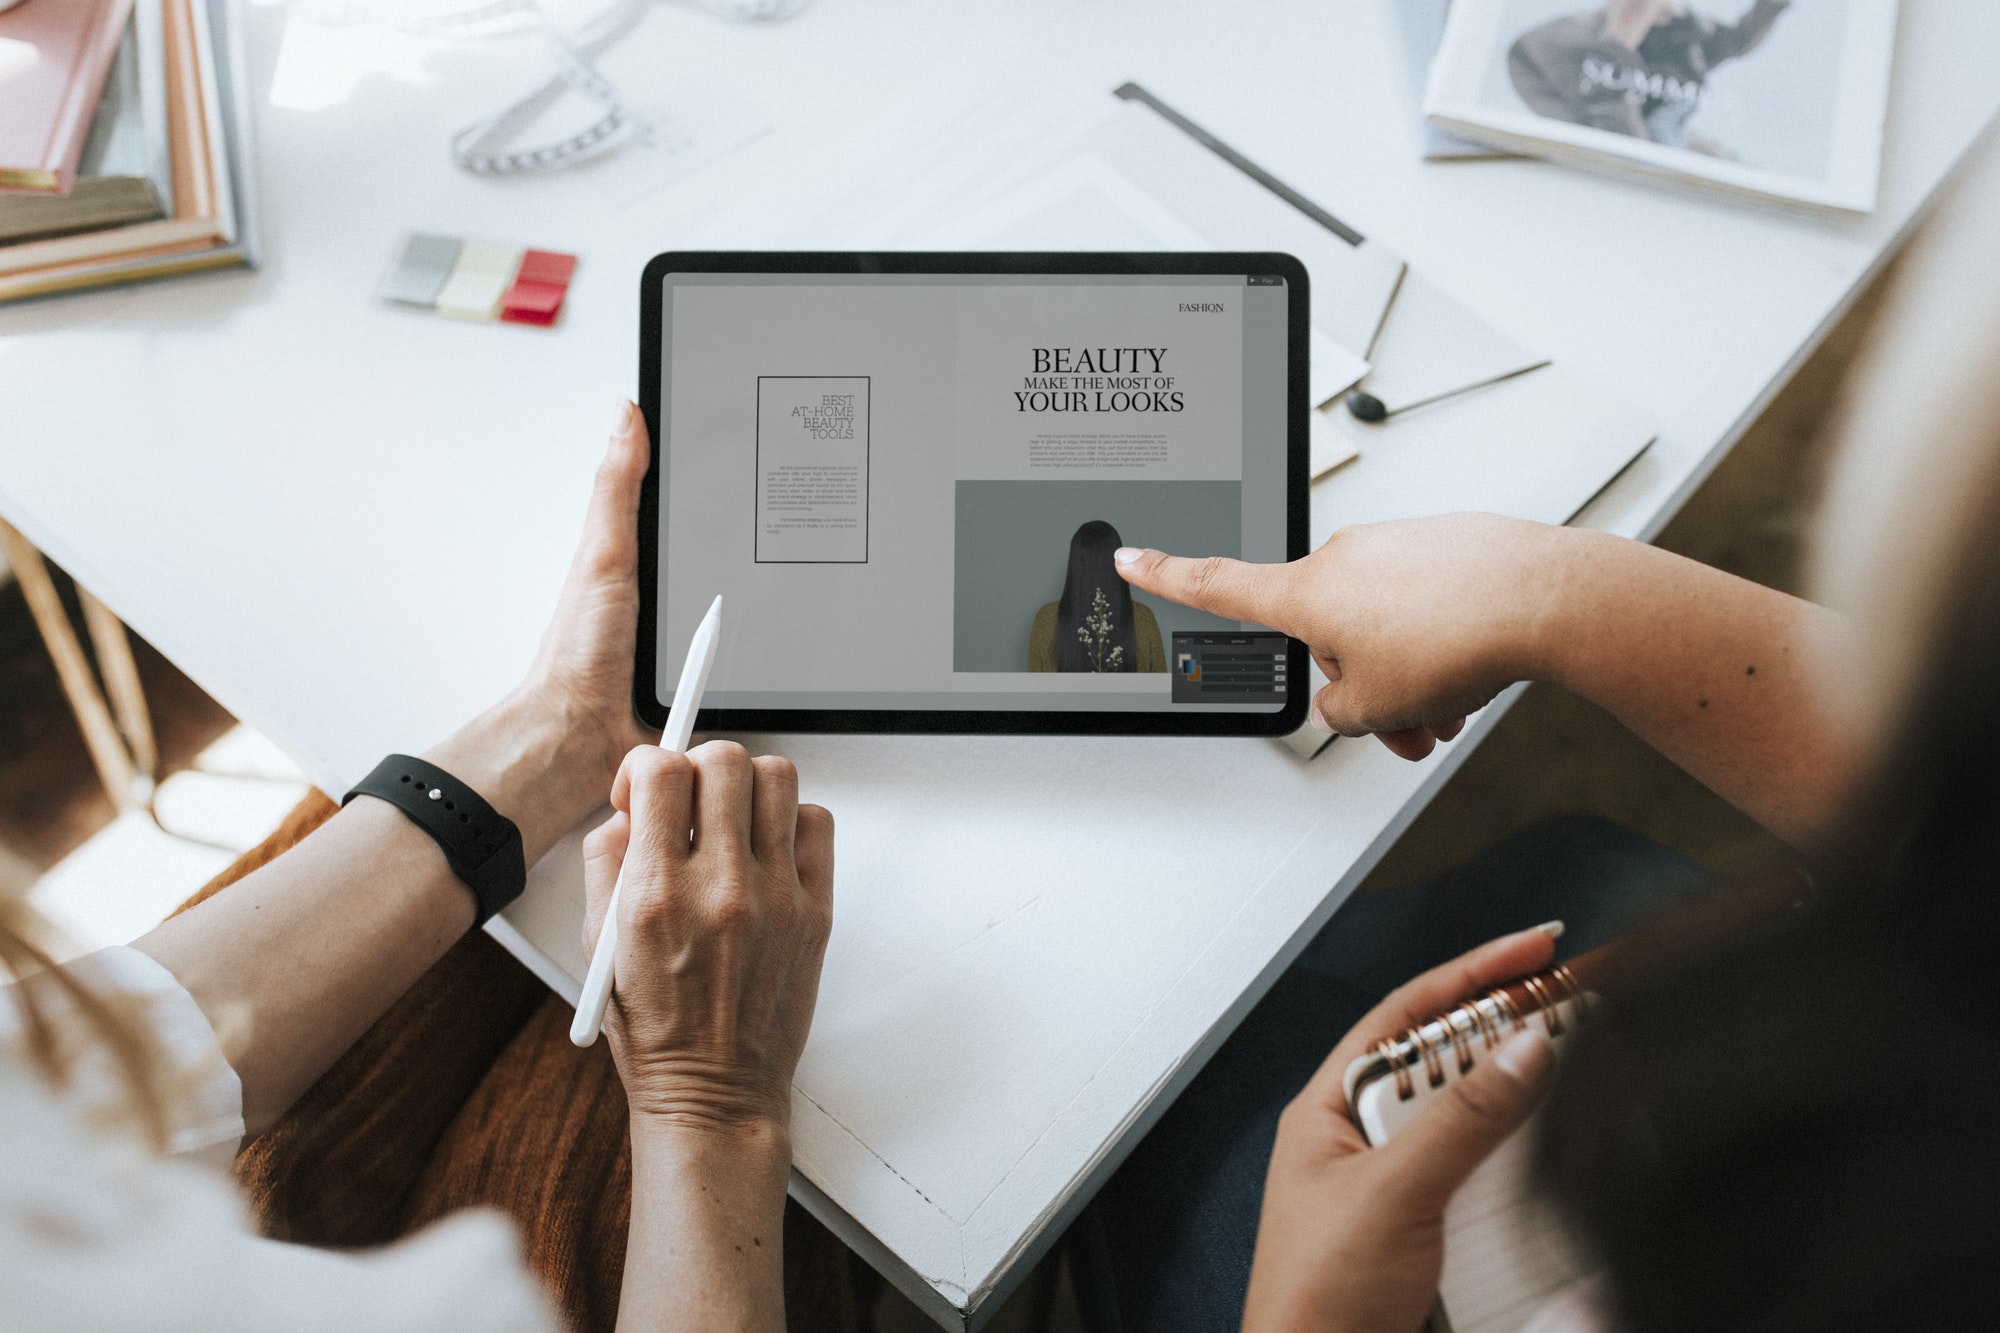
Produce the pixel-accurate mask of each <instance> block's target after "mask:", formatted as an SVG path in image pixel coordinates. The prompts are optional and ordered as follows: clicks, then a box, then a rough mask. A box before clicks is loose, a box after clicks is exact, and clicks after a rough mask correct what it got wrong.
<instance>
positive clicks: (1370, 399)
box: [1347, 389, 1389, 421]
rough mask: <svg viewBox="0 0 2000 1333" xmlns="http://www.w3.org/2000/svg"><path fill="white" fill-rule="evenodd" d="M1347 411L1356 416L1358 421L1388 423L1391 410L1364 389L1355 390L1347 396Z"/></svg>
mask: <svg viewBox="0 0 2000 1333" xmlns="http://www.w3.org/2000/svg"><path fill="white" fill-rule="evenodd" d="M1347 410H1348V411H1349V412H1352V413H1353V414H1354V419H1355V420H1356V421H1387V420H1388V419H1389V409H1388V408H1387V407H1386V406H1384V405H1383V402H1382V400H1381V399H1380V398H1377V397H1376V396H1375V395H1374V394H1372V393H1368V392H1366V391H1365V390H1362V389H1355V390H1354V391H1353V392H1351V393H1349V394H1348V395H1347Z"/></svg>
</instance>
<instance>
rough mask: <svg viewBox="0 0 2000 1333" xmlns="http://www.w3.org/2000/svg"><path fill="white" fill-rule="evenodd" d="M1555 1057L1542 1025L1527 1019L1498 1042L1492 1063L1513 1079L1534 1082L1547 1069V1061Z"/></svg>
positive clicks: (1518, 1081)
mask: <svg viewBox="0 0 2000 1333" xmlns="http://www.w3.org/2000/svg"><path fill="white" fill-rule="evenodd" d="M1554 1057H1555V1050H1554V1049H1553V1048H1552V1047H1551V1046H1550V1045H1549V1039H1548V1035H1547V1034H1546V1033H1545V1032H1543V1030H1542V1025H1541V1024H1539V1023H1530V1024H1529V1025H1528V1026H1527V1027H1525V1028H1523V1029H1522V1030H1521V1031H1519V1032H1516V1033H1514V1034H1513V1035H1512V1036H1510V1037H1508V1038H1507V1040H1505V1041H1503V1042H1501V1043H1500V1049H1499V1050H1497V1051H1495V1052H1493V1063H1494V1064H1496V1065H1498V1066H1500V1072H1501V1073H1503V1074H1505V1075H1506V1076H1507V1077H1509V1078H1511V1079H1513V1080H1514V1081H1515V1082H1516V1083H1533V1082H1535V1081H1536V1080H1537V1079H1539V1078H1541V1076H1542V1075H1543V1074H1545V1073H1547V1072H1548V1068H1549V1061H1550V1060H1552V1059H1553V1058H1554Z"/></svg>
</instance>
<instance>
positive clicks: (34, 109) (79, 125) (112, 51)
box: [0, 0, 132, 194]
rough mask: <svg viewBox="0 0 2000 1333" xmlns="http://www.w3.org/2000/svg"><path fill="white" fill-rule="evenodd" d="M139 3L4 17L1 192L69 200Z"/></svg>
mask: <svg viewBox="0 0 2000 1333" xmlns="http://www.w3.org/2000/svg"><path fill="white" fill-rule="evenodd" d="M131 16H132V0H21V2H20V3H19V4H17V5H15V6H14V7H13V8H11V9H6V10H4V12H0V190H29V191H34V192H36V193H39V194H68V193H69V187H70V185H71V184H72V183H73V182H74V181H75V179H76V161H77V158H78V157H79V156H80V155H81V154H82V153H83V141H84V137H85V136H86V135H88V134H89V133H90V121H91V118H92V117H93V116H95V115H96V114H97V99H98V97H99V96H100V95H101V94H102V93H103V92H104V76H105V75H106V74H108V73H109V72H110V70H111V59H112V57H113V56H115V55H116V54H117V53H118V39H119V38H120V37H122V36H123V35H124V32H125V24H126V21H127V20H128V19H130V18H131Z"/></svg>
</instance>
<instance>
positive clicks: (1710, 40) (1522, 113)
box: [1424, 0, 1897, 213]
mask: <svg viewBox="0 0 2000 1333" xmlns="http://www.w3.org/2000/svg"><path fill="white" fill-rule="evenodd" d="M1896 2H1897V0H1609V2H1608V3H1605V4H1600V5H1595V6H1591V5H1588V4H1587V3H1584V2H1583V0H1456V3H1454V4H1453V5H1452V8H1451V18H1450V21H1449V23H1448V24H1447V26H1446V29H1445V35H1444V42H1443V45H1442V46H1441V47H1440V49H1439V51H1438V58H1437V61H1436V63H1435V64H1434V66H1433V67H1432V70H1431V81H1430V87H1429V90H1428V92H1427V94H1426V97H1425V106H1424V109H1425V111H1426V113H1427V114H1428V115H1429V117H1430V119H1431V120H1432V122H1433V123H1435V124H1437V125H1439V126H1441V127H1442V128H1444V129H1447V130H1450V131H1451V132H1453V133H1456V134H1461V135H1465V136H1468V137H1471V138H1475V139H1478V140H1481V141H1483V142H1487V143H1492V144H1495V145H1497V146H1500V147H1505V148H1513V149H1517V150H1520V151H1524V152H1530V153H1534V154H1536V155H1538V156H1541V157H1547V158H1552V159H1556V160H1559V161H1564V162H1571V163H1575V164H1579V165H1592V166H1601V167H1607V168H1611V169H1614V170H1624V171H1638V172H1642V173H1646V174H1651V175H1660V176H1667V177H1672V178H1677V179H1682V180H1690V181H1695V182H1699V183H1706V184H1710V185H1715V186H1719V187H1721V188H1723V189H1726V190H1733V191H1736V192H1738V193H1742V194H1748V195H1755V196H1761V197H1766V198H1774V199H1781V200H1790V201H1794V202H1798V203H1804V204H1810V205H1816V206H1819V207H1822V208H1831V209H1840V210H1844V211H1849V212H1857V213H1865V212H1868V211H1869V210H1870V209H1872V208H1874V206H1875V187H1876V181H1877V177H1878V175H1879V173H1880V168H1881V158H1882V122H1883V117H1884V115H1885V113H1886V110H1887V106H1888V95H1889V70H1890V57H1891V54H1892V52H1893V48H1894V45H1895V27H1896Z"/></svg>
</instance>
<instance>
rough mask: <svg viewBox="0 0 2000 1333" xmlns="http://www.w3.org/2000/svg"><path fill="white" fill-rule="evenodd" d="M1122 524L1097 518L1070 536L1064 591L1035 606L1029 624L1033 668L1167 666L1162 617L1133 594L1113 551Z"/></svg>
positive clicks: (1119, 541) (1148, 668) (1150, 668)
mask: <svg viewBox="0 0 2000 1333" xmlns="http://www.w3.org/2000/svg"><path fill="white" fill-rule="evenodd" d="M1122 545H1124V542H1123V540H1122V539H1120V537H1119V536H1118V529H1116V528H1114V527H1112V526H1111V525H1110V524H1109V523H1106V522H1105V521H1104V520H1103V519H1099V518H1093V519H1091V520H1090V521H1089V522H1088V523H1085V524H1084V525H1083V526H1082V527H1080V528H1078V529H1077V530H1076V535H1075V536H1073V537H1071V538H1070V539H1069V573H1068V574H1067V575H1066V576H1065V577H1064V579H1063V590H1062V596H1061V598H1059V599H1058V600H1056V601H1053V602H1050V603H1048V604H1047V605H1046V606H1044V607H1042V609H1041V610H1039V611H1037V612H1035V623H1034V625H1033V627H1032V628H1030V629H1029V630H1028V670H1030V671H1165V670H1166V669H1167V654H1166V650H1165V649H1164V648H1162V647H1161V646H1160V622H1159V621H1157V620H1155V619H1154V618H1153V611H1152V608H1151V607H1149V606H1147V605H1145V603H1143V602H1135V601H1133V600H1132V585H1131V584H1129V583H1127V582H1126V581H1125V580H1124V579H1123V578H1121V577H1119V574H1118V567H1117V566H1116V565H1115V564H1114V563H1113V562H1112V559H1111V553H1112V552H1113V551H1116V550H1117V549H1118V548H1119V547H1120V546H1122Z"/></svg>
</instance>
